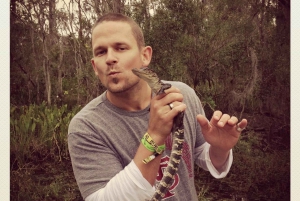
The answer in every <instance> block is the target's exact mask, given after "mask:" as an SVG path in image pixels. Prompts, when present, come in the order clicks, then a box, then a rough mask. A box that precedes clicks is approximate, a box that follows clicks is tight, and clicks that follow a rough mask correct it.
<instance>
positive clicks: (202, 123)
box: [197, 114, 211, 131]
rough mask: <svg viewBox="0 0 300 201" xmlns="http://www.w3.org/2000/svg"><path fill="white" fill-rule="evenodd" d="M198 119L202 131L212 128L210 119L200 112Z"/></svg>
mask: <svg viewBox="0 0 300 201" xmlns="http://www.w3.org/2000/svg"><path fill="white" fill-rule="evenodd" d="M197 121H198V122H199V124H200V126H201V129H202V131H208V130H209V129H210V128H211V126H210V124H209V121H208V120H207V119H206V117H205V116H203V115H201V114H198V115H197Z"/></svg>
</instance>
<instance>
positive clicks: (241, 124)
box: [237, 119, 248, 129]
mask: <svg viewBox="0 0 300 201" xmlns="http://www.w3.org/2000/svg"><path fill="white" fill-rule="evenodd" d="M247 124H248V121H247V119H242V121H240V122H239V123H238V124H237V126H238V127H240V128H241V129H245V128H246V127H247Z"/></svg>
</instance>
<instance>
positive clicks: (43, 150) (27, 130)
mask: <svg viewBox="0 0 300 201" xmlns="http://www.w3.org/2000/svg"><path fill="white" fill-rule="evenodd" d="M79 109H80V106H77V107H75V108H72V109H71V110H68V106H67V105H62V106H56V105H54V106H47V104H46V103H45V102H43V103H42V104H41V105H29V106H19V107H18V106H11V109H10V138H11V146H10V147H11V150H10V152H11V156H12V157H11V159H12V160H13V161H11V163H12V166H13V167H12V168H14V169H16V168H21V167H23V166H24V165H25V164H26V163H27V162H28V161H29V160H31V159H32V156H33V155H35V156H36V157H38V158H41V157H52V158H56V159H58V160H59V161H61V159H62V157H65V156H67V155H68V147H67V133H68V125H69V122H70V120H71V118H72V117H73V116H74V115H75V114H76V113H77V112H78V111H79Z"/></svg>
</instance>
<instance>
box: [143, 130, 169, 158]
mask: <svg viewBox="0 0 300 201" xmlns="http://www.w3.org/2000/svg"><path fill="white" fill-rule="evenodd" d="M141 141H142V144H143V145H144V146H145V147H146V148H147V149H148V150H149V151H152V152H154V151H155V152H157V153H158V154H161V153H162V152H163V151H164V150H165V148H166V145H164V144H163V145H160V146H157V145H156V143H155V142H154V140H153V139H152V138H151V136H150V135H149V133H145V135H144V136H143V138H142V140H141ZM149 145H150V146H151V147H152V148H151V147H150V146H149ZM153 149H154V150H153Z"/></svg>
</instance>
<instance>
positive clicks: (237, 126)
mask: <svg viewBox="0 0 300 201" xmlns="http://www.w3.org/2000/svg"><path fill="white" fill-rule="evenodd" d="M244 129H245V128H241V127H239V125H236V130H237V131H238V132H242V131H243V130H244Z"/></svg>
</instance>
